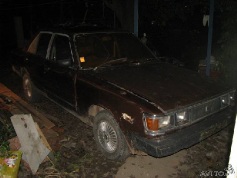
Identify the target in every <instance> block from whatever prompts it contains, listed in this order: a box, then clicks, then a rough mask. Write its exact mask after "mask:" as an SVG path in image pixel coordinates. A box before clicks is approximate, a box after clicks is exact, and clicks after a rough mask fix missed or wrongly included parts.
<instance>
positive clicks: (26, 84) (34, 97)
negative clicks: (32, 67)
mask: <svg viewBox="0 0 237 178" xmlns="http://www.w3.org/2000/svg"><path fill="white" fill-rule="evenodd" d="M22 86H23V91H24V95H25V98H26V100H27V101H29V102H39V101H40V98H41V96H40V93H39V92H38V90H37V89H36V87H35V86H34V84H33V83H32V82H31V79H30V76H29V75H28V74H24V75H23V81H22Z"/></svg>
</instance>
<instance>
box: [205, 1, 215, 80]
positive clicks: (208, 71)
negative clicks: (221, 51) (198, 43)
mask: <svg viewBox="0 0 237 178" xmlns="http://www.w3.org/2000/svg"><path fill="white" fill-rule="evenodd" d="M213 16H214V0H210V14H209V27H208V43H207V59H206V75H207V76H208V77H210V70H211V48H212V33H213Z"/></svg>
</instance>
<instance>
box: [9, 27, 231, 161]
mask: <svg viewBox="0 0 237 178" xmlns="http://www.w3.org/2000/svg"><path fill="white" fill-rule="evenodd" d="M12 58H13V70H14V71H15V72H17V73H18V74H19V75H20V76H22V78H23V89H24V92H25V96H26V98H27V99H28V100H29V101H30V102H34V101H38V100H39V99H40V95H41V94H44V95H46V96H47V97H49V98H51V99H52V100H53V101H54V102H56V103H58V104H60V105H61V106H63V108H65V109H67V110H68V111H69V112H71V113H73V114H74V115H77V116H78V117H79V118H80V119H81V120H82V121H83V122H85V123H87V124H89V125H91V126H93V132H94V137H95V141H96V143H97V147H98V149H99V150H100V151H101V152H102V153H103V154H104V155H105V156H106V157H107V158H109V159H124V158H126V157H127V156H128V155H129V154H130V153H135V151H136V150H141V151H144V152H146V153H148V154H149V155H152V156H154V157H162V156H167V155H170V154H173V153H175V152H177V151H179V150H181V149H183V148H187V147H189V146H191V145H193V144H195V143H198V142H200V141H201V140H203V139H205V138H207V137H208V136H210V135H212V134H214V133H215V132H217V131H219V130H220V129H222V128H224V127H225V126H227V125H228V124H230V123H231V122H232V121H233V118H234V117H233V108H234V103H235V100H234V98H235V90H234V89H231V88H229V87H227V86H222V85H220V84H219V83H216V82H214V81H211V80H208V79H206V78H203V77H201V76H199V75H198V74H197V73H195V72H192V71H189V70H186V69H184V68H179V67H177V66H172V65H170V64H167V63H164V62H162V61H159V60H158V59H157V58H156V57H155V56H154V55H153V54H152V53H151V51H150V50H149V49H148V48H147V47H146V46H144V45H143V44H142V43H141V42H140V41H139V40H138V39H137V38H136V37H135V36H133V34H131V33H125V32H108V31H96V29H95V28H93V29H88V30H85V29H84V28H83V31H82V30H81V29H76V30H72V29H70V30H65V29H64V30H53V31H41V32H40V33H39V34H38V35H37V36H36V37H35V38H34V39H33V41H32V42H31V44H30V45H29V47H28V48H27V50H26V51H16V52H14V53H13V57H12ZM82 116H83V117H82ZM65 119H66V118H65ZM75 124H76V123H75Z"/></svg>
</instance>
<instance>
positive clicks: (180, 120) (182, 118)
mask: <svg viewBox="0 0 237 178" xmlns="http://www.w3.org/2000/svg"><path fill="white" fill-rule="evenodd" d="M187 121H188V116H187V112H186V111H182V112H178V113H176V123H177V125H179V124H184V123H186V122H187Z"/></svg>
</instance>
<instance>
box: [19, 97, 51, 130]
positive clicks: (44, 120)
mask: <svg viewBox="0 0 237 178" xmlns="http://www.w3.org/2000/svg"><path fill="white" fill-rule="evenodd" d="M16 103H19V104H20V105H21V106H23V107H24V108H25V109H26V110H28V111H29V112H30V113H31V114H33V115H34V116H36V117H38V118H39V119H40V122H42V124H43V125H44V126H45V127H46V128H47V129H51V128H53V127H54V126H55V124H54V123H53V122H51V121H50V120H49V119H47V118H46V117H45V116H44V115H43V114H42V113H40V112H39V111H37V110H35V109H34V108H33V107H32V106H30V105H29V104H27V103H26V102H25V101H23V100H18V101H16Z"/></svg>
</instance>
